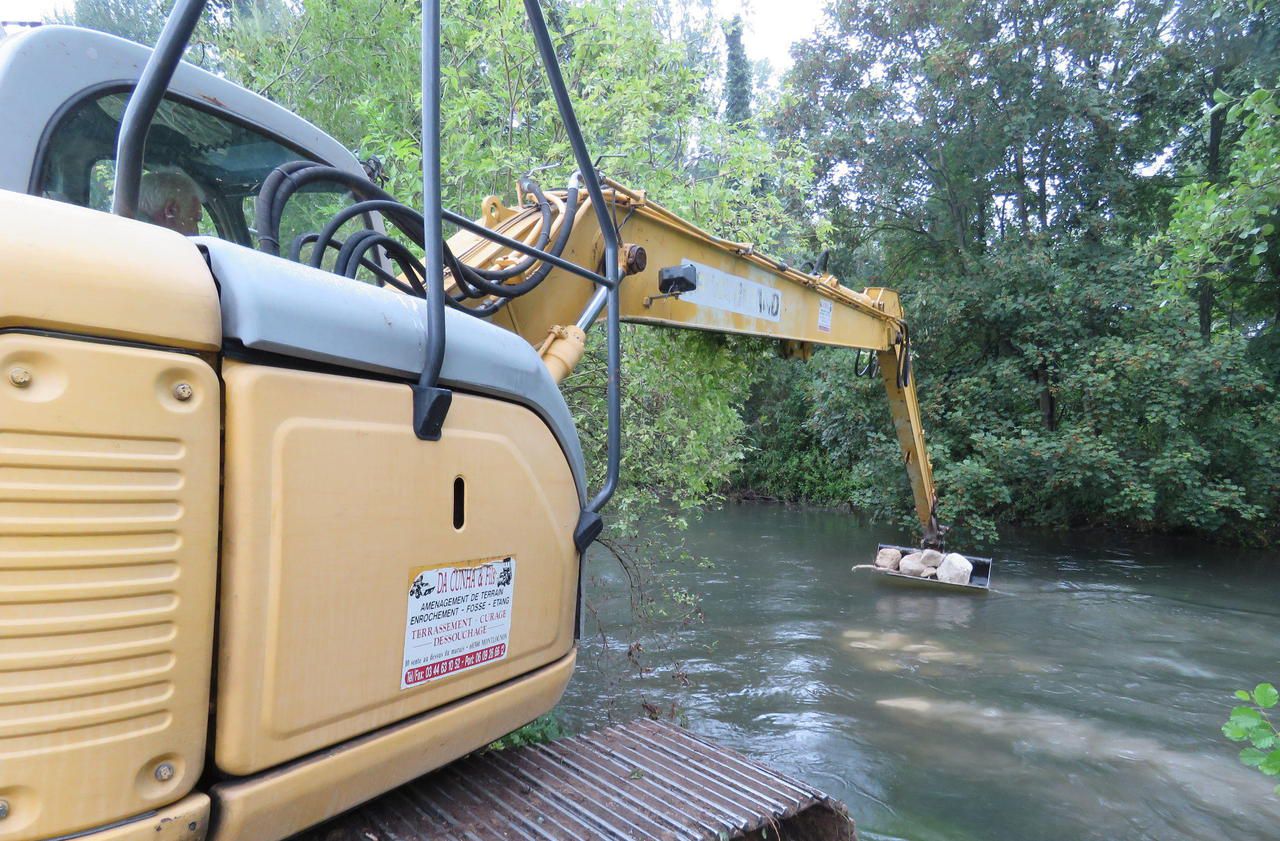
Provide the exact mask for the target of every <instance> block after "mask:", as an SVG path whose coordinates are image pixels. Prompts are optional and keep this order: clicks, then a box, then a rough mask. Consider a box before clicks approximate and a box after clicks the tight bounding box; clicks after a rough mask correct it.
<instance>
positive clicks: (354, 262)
mask: <svg viewBox="0 0 1280 841" xmlns="http://www.w3.org/2000/svg"><path fill="white" fill-rule="evenodd" d="M314 182H325V183H329V184H339V185H341V186H343V187H346V188H347V189H348V190H349V191H350V192H351V194H352V196H354V197H355V202H354V203H353V204H350V205H348V206H347V207H345V208H343V209H342V210H340V211H338V212H337V213H336V214H334V216H333V217H332V218H331V219H330V220H329V222H328V223H327V224H326V225H325V226H324V228H323V229H322V230H320V231H319V232H312V233H305V234H301V235H299V236H298V237H296V238H295V239H294V240H293V242H292V243H291V244H290V247H289V259H290V260H293V261H295V262H301V261H302V249H303V248H304V247H306V246H307V245H310V246H312V249H311V256H310V258H309V260H308V262H309V263H310V264H311V265H312V266H315V267H317V268H319V267H320V265H321V263H322V262H323V260H324V256H325V253H326V252H328V251H330V250H335V251H337V252H338V255H337V258H336V259H335V261H334V267H333V271H334V272H336V273H337V274H341V275H344V276H346V277H352V278H354V277H355V276H356V272H358V271H359V270H360V269H361V268H363V269H366V270H368V271H369V272H371V273H372V274H373V275H374V277H376V278H377V279H378V280H379V281H380V282H381V283H385V284H388V285H390V286H394V287H396V288H397V289H399V290H400V291H402V292H405V293H407V294H410V295H416V296H418V297H426V289H425V286H424V283H425V278H426V270H425V269H424V268H423V265H422V261H420V260H418V258H417V257H415V256H414V254H413V252H412V251H410V250H409V248H408V247H407V246H405V245H404V243H402V242H400V241H399V240H397V239H394V238H393V237H390V236H388V235H387V234H385V233H382V232H380V231H376V230H374V229H373V228H372V227H369V226H370V225H371V217H370V214H371V213H380V214H382V217H383V219H385V220H387V221H388V222H390V223H391V224H392V225H393V226H394V227H395V228H396V229H397V230H398V231H400V232H401V233H402V234H403V235H404V236H405V237H406V238H407V239H409V240H410V241H411V242H413V243H414V244H416V245H417V246H418V247H419V248H421V247H423V246H424V239H425V237H424V227H425V226H424V223H423V219H422V214H421V213H419V212H418V211H416V210H414V209H413V208H411V207H409V206H407V205H405V204H402V203H401V202H398V201H396V199H395V197H393V196H392V195H391V194H390V193H388V192H386V191H385V190H383V189H382V188H380V187H378V186H377V185H376V184H374V183H373V182H372V181H370V180H369V179H367V178H364V177H362V176H359V175H356V174H355V173H351V172H347V171H346V170H342V169H337V168H335V167H331V166H325V165H324V164H318V163H314V162H312V161H291V162H289V163H286V164H281V165H280V166H278V167H276V168H275V169H274V170H272V171H271V174H270V175H268V176H267V177H266V179H265V180H264V181H263V182H262V188H261V189H260V190H259V191H258V196H257V198H256V200H255V201H254V228H255V230H256V232H257V236H258V248H259V250H261V251H265V252H267V253H268V254H275V255H277V256H278V255H279V254H280V220H281V219H282V218H283V216H284V208H285V205H286V204H287V203H288V201H289V199H290V198H291V197H292V196H293V194H294V193H296V192H298V190H300V189H302V188H303V187H305V186H307V185H308V184H311V183H314ZM520 191H521V194H522V195H523V194H526V193H528V194H532V195H533V196H534V198H535V200H536V201H537V204H538V209H539V211H540V213H541V216H542V227H541V229H540V231H539V235H538V240H537V242H536V244H535V247H536V248H538V249H539V250H544V249H546V247H547V241H548V240H549V239H550V238H551V202H550V201H548V200H547V198H546V196H544V195H543V193H542V190H541V189H540V188H539V187H538V185H537V184H536V183H534V182H533V181H531V180H529V179H522V180H521V182H520ZM577 210H578V179H577V177H576V176H575V177H574V178H573V179H572V180H571V181H570V182H569V187H568V190H567V192H566V195H565V203H564V213H563V215H562V220H561V223H560V230H559V231H558V232H557V233H556V240H555V242H554V243H552V245H551V248H550V249H549V251H550V253H551V254H554V255H555V256H557V257H558V256H560V254H561V253H563V251H564V247H565V244H566V243H568V241H569V234H570V233H571V232H572V230H573V219H574V216H576V215H577ZM357 216H360V217H363V218H364V220H365V225H366V226H367V227H365V228H364V229H363V230H360V231H356V232H355V233H353V234H351V235H349V236H348V237H347V238H346V240H345V241H343V240H339V239H337V238H336V235H337V233H338V229H339V228H341V227H342V226H343V225H344V224H346V223H347V222H349V221H351V220H352V219H354V218H355V217H357ZM442 246H443V249H444V251H443V257H444V267H445V268H446V269H448V270H449V273H450V274H451V275H452V276H453V281H454V285H455V286H456V287H457V289H458V293H457V294H450V295H447V296H446V298H445V300H446V302H447V303H449V304H450V305H452V306H454V307H455V308H457V309H460V310H462V311H464V312H467V313H470V314H472V315H476V316H481V317H485V316H489V315H493V313H495V312H497V311H498V310H499V309H501V308H502V306H503V305H504V304H505V303H506V302H507V301H509V300H510V299H512V298H517V297H519V296H521V295H524V294H526V293H527V292H530V291H532V290H533V289H535V288H536V287H537V286H538V284H540V283H542V281H543V280H544V279H545V278H546V277H547V275H548V274H550V273H551V268H552V266H551V264H550V263H545V262H544V263H542V265H540V266H539V267H538V268H537V269H536V270H534V271H533V273H532V274H530V275H529V276H528V277H526V278H525V279H524V280H522V281H520V282H519V283H507V282H506V281H509V280H511V279H513V278H516V277H519V276H520V275H522V274H524V273H526V272H528V271H529V270H530V269H532V268H533V265H534V263H536V262H538V259H537V258H536V257H534V256H532V255H526V256H525V257H524V258H523V259H522V260H520V261H519V262H517V263H515V264H514V265H511V266H508V267H507V268H505V269H482V268H477V267H475V266H468V265H467V264H465V263H463V262H462V261H461V260H459V259H458V258H457V257H455V256H454V254H453V252H452V251H450V250H449V245H448V243H442ZM376 248H380V249H382V251H383V253H384V254H386V256H387V259H389V260H390V261H391V262H392V263H393V264H395V266H396V268H398V269H399V270H400V273H401V275H402V276H403V280H401V279H399V278H397V277H395V276H394V275H392V274H391V273H390V272H388V271H387V270H386V269H385V268H383V266H381V265H379V263H378V262H377V261H376V260H374V259H370V258H369V256H368V255H369V252H370V251H373V250H374V249H376ZM375 255H376V252H375ZM488 297H493V298H496V299H497V300H496V301H492V302H491V303H488V304H485V305H483V306H478V307H476V306H472V307H467V306H463V305H462V302H463V301H464V300H467V299H472V300H478V299H481V298H488Z"/></svg>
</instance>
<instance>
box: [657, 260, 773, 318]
mask: <svg viewBox="0 0 1280 841" xmlns="http://www.w3.org/2000/svg"><path fill="white" fill-rule="evenodd" d="M685 262H686V263H693V265H694V266H695V267H697V270H698V288H697V289H694V290H693V291H692V292H685V293H684V294H682V295H681V296H680V300H682V301H688V302H689V303H692V304H697V305H698V306H701V307H712V308H714V309H718V310H728V311H729V312H736V313H737V314H738V315H746V316H750V317H751V318H762V319H764V320H765V321H781V320H782V293H781V292H779V291H778V290H777V289H774V288H773V287H772V286H765V285H764V284H763V283H756V282H755V281H754V280H747V279H746V278H745V277H738V276H737V275H733V274H729V273H728V272H722V271H720V270H719V269H715V268H712V267H711V266H704V265H703V264H702V263H694V262H693V261H692V260H686V261H685Z"/></svg>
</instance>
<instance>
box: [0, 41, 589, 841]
mask: <svg viewBox="0 0 1280 841" xmlns="http://www.w3.org/2000/svg"><path fill="white" fill-rule="evenodd" d="M148 55H149V51H148V50H146V49H144V48H142V47H140V46H138V45H135V44H130V43H128V42H125V41H122V40H120V39H117V38H113V37H111V36H108V35H104V34H100V33H95V32H89V31H85V30H79V29H73V28H66V27H41V28H38V29H35V30H33V31H29V32H26V33H23V34H21V35H18V36H15V37H10V38H7V39H5V40H4V41H3V42H2V43H0V113H4V114H5V123H6V125H5V126H3V127H0V301H2V302H3V303H2V304H0V372H3V373H2V374H0V376H2V377H3V379H0V804H3V807H2V808H0V811H3V812H4V815H3V817H2V818H0V841H36V839H51V838H63V837H67V836H72V835H76V836H77V837H79V834H80V833H85V834H86V835H85V837H86V838H89V839H98V838H104V839H105V838H110V839H113V840H114V839H120V838H129V839H133V838H144V837H145V838H149V839H168V838H179V837H181V838H196V837H205V835H206V833H207V832H208V831H209V829H210V828H209V816H210V814H211V804H216V808H215V809H213V810H212V811H215V812H216V814H217V815H218V825H217V828H216V831H215V836H214V837H218V838H228V839H231V838H239V839H270V838H283V837H285V836H287V835H289V834H292V833H294V832H296V831H298V830H299V829H302V828H304V827H305V826H307V825H309V824H311V823H314V822H316V821H317V820H319V819H322V818H323V817H325V816H328V815H332V814H335V813H337V812H339V811H342V810H343V809H345V808H349V807H350V806H353V805H355V804H357V803H359V802H361V801H362V800H364V799H367V798H368V797H371V796H373V795H374V794H377V793H379V792H381V791H384V790H386V789H387V788H390V787H392V786H394V785H397V784H399V783H401V782H404V781H406V780H408V779H411V778H413V777H415V776H417V775H419V774H422V773H424V772H425V771H428V770H431V769H432V768H435V767H438V766H439V765H442V764H444V763H446V762H448V761H450V760H452V759H454V758H456V757H457V756H460V755H462V754H464V753H466V752H468V751H470V750H473V749H474V748H476V747H479V746H481V745H483V744H485V743H486V742H487V741H490V740H492V739H494V738H497V737H499V736H501V735H502V734H504V733H506V732H509V731H510V730H513V729H515V728H516V727H519V726H520V725H522V724H524V723H526V722H527V721H529V720H531V719H533V718H535V717H536V716H538V715H540V714H541V713H543V712H545V711H547V710H549V709H550V708H551V707H552V706H553V705H554V704H555V702H556V701H557V700H558V698H559V696H560V694H561V692H562V691H563V689H564V687H565V685H566V684H567V682H568V680H569V676H570V674H571V673H572V669H573V662H574V635H575V634H574V632H575V625H574V622H575V613H576V608H577V600H576V594H577V586H578V567H579V554H580V551H579V548H578V546H576V545H575V542H574V539H573V535H574V530H575V526H576V525H577V523H578V520H579V517H580V515H581V511H582V509H583V507H584V505H585V501H584V499H585V494H586V488H585V482H584V473H583V468H582V456H581V450H580V447H579V444H578V440H577V437H576V433H575V431H574V427H573V423H572V421H571V419H570V418H569V415H568V410H567V408H566V406H565V403H564V400H563V398H562V397H561V395H560V393H559V391H558V389H557V388H556V385H555V383H554V382H553V381H552V380H551V377H550V375H549V374H548V372H547V370H546V367H545V366H544V365H543V364H542V362H541V360H540V359H539V357H538V355H537V353H536V352H535V351H534V350H533V348H532V347H530V346H529V345H528V344H527V343H526V342H524V341H522V340H521V339H519V338H518V337H517V336H515V335H513V334H511V333H509V332H507V331H505V330H502V329H501V328H499V327H496V326H493V325H490V324H487V323H485V322H483V321H479V320H476V319H472V318H470V317H468V316H465V315H459V314H457V313H451V314H450V315H449V324H448V328H449V331H448V345H447V348H446V357H445V358H446V364H445V366H444V369H443V371H442V372H441V380H440V381H441V382H442V383H443V384H445V385H447V387H448V388H449V389H450V390H451V392H452V405H451V407H450V411H449V413H448V416H447V418H446V419H445V421H444V435H443V436H442V437H441V439H440V440H439V441H434V442H424V441H422V440H420V439H419V438H418V437H417V436H416V435H415V433H414V430H413V428H412V424H411V421H410V419H411V416H412V411H411V404H412V401H413V397H412V385H413V384H414V383H415V382H416V381H417V379H418V376H419V372H420V369H421V366H422V360H423V347H424V345H425V342H426V339H425V334H426V323H427V317H426V314H425V313H424V311H423V309H424V306H423V302H422V301H421V299H418V298H412V297H410V296H406V295H404V294H402V293H400V292H399V291H396V290H394V289H392V288H389V287H380V286H378V285H375V284H369V283H362V282H358V281H354V280H349V279H346V278H339V277H336V276H334V275H332V274H330V273H329V272H327V271H324V270H323V269H317V268H311V267H309V266H305V265H301V264H298V263H295V262H289V261H287V260H284V259H281V258H279V257H273V256H270V255H266V254H263V253H262V252H259V251H254V250H252V249H250V248H249V247H248V246H249V245H250V244H251V240H252V232H251V230H250V228H251V225H252V220H253V204H254V201H255V199H256V198H257V192H256V191H257V190H258V188H259V187H260V186H261V184H262V182H263V181H264V179H265V178H266V176H267V175H268V174H269V173H270V172H271V171H272V170H273V169H275V168H276V167H277V166H279V165H280V164H282V163H284V162H286V161H295V160H308V161H315V162H323V163H326V164H328V165H330V166H333V167H335V168H338V169H341V170H344V171H347V172H350V173H352V174H354V175H359V176H363V170H362V169H361V167H360V165H359V163H358V162H357V161H356V160H355V158H354V157H353V156H352V155H351V153H350V152H348V151H347V150H345V149H343V148H342V147H341V145H340V144H338V143H337V142H336V141H334V140H333V139H331V138H329V137H327V136H326V135H324V134H323V133H322V132H321V131H320V130H319V129H316V128H315V127H314V126H311V125H309V124H307V123H306V122H305V121H303V120H301V119H300V118H298V117H297V116H295V115H293V114H290V113H288V112H286V111H284V110H283V109H281V108H279V107H278V106H275V105H273V104H272V103H269V102H267V101H266V100H264V99H261V98H260V97H257V96H255V95H254V94H251V93H249V92H248V91H245V90H243V89H240V88H238V87H236V86H234V85H232V84H230V83H228V82H226V81H225V80H222V79H218V78H217V77H214V76H212V75H210V74H208V73H205V72H203V71H201V70H198V69H197V68H194V67H191V66H189V65H185V64H184V65H181V66H179V68H178V70H177V72H176V73H175V75H174V78H173V80H172V82H171V84H170V85H169V88H168V93H167V94H166V98H165V99H164V101H163V102H162V103H161V104H160V106H159V108H158V110H157V112H156V115H155V119H154V121H153V123H152V127H151V131H150V137H149V138H148V142H147V145H146V157H145V160H144V171H145V172H147V173H153V172H180V173H183V174H185V175H186V176H188V177H190V178H191V179H193V180H194V181H195V182H196V183H197V184H198V185H199V187H200V191H201V196H202V199H203V200H202V202H201V211H202V212H201V215H200V219H199V222H198V229H199V230H198V233H199V235H198V236H193V237H184V236H182V235H180V234H178V233H175V232H173V231H170V230H166V229H164V228H162V227H160V226H157V225H154V224H151V223H149V222H144V221H137V220H135V219H129V218H122V217H120V216H116V215H111V214H110V213H108V212H106V211H108V210H110V208H111V204H112V198H113V196H112V187H113V180H114V176H115V166H116V156H115V143H116V137H117V135H118V133H119V128H120V121H121V118H122V115H123V113H124V110H125V104H126V98H127V96H128V94H129V92H130V91H131V89H132V87H133V85H134V84H135V82H136V80H137V78H138V75H139V70H140V69H141V68H142V67H143V65H144V64H145V63H146V61H147V58H148ZM350 201H351V196H350V194H349V193H348V191H347V190H346V189H345V188H343V187H341V186H340V185H337V184H333V183H324V182H318V183H315V184H313V185H310V186H309V187H308V188H307V189H306V190H304V191H302V192H301V193H300V194H299V195H298V196H297V197H296V198H295V200H294V201H292V202H291V203H290V207H289V211H288V214H289V215H287V216H286V217H285V218H284V219H283V220H282V226H281V228H282V233H283V234H284V235H286V236H289V237H291V238H292V237H293V236H294V235H295V234H296V233H298V232H302V231H304V230H313V229H314V228H315V227H317V226H318V225H319V224H321V223H322V220H323V219H327V218H329V217H330V216H331V215H332V214H333V212H334V211H335V210H336V209H338V208H341V207H342V206H344V205H346V204H348V203H349V202H350ZM368 224H369V225H370V226H380V224H381V223H380V222H379V220H378V218H377V216H376V214H369V215H368ZM215 629H216V631H215ZM339 782H340V783H341V784H339ZM182 833H185V834H182Z"/></svg>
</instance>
